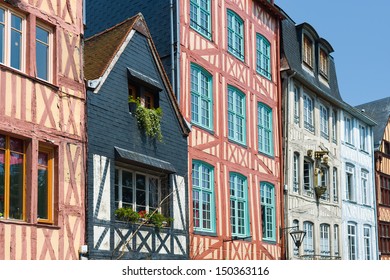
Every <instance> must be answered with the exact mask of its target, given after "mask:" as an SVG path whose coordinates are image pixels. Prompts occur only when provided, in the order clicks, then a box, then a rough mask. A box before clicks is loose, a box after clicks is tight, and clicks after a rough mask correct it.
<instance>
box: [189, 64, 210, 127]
mask: <svg viewBox="0 0 390 280" xmlns="http://www.w3.org/2000/svg"><path fill="white" fill-rule="evenodd" d="M211 79H212V78H211V75H210V74H209V73H207V72H206V71H205V70H203V69H202V68H200V67H198V66H196V65H191V121H192V122H193V123H195V124H197V125H200V126H202V127H204V128H207V129H212V128H213V125H212V123H213V122H212V120H213V117H212V112H213V109H212V106H213V103H212V101H213V100H212V98H213V93H212V82H211Z"/></svg>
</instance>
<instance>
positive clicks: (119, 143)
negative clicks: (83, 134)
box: [87, 32, 188, 259]
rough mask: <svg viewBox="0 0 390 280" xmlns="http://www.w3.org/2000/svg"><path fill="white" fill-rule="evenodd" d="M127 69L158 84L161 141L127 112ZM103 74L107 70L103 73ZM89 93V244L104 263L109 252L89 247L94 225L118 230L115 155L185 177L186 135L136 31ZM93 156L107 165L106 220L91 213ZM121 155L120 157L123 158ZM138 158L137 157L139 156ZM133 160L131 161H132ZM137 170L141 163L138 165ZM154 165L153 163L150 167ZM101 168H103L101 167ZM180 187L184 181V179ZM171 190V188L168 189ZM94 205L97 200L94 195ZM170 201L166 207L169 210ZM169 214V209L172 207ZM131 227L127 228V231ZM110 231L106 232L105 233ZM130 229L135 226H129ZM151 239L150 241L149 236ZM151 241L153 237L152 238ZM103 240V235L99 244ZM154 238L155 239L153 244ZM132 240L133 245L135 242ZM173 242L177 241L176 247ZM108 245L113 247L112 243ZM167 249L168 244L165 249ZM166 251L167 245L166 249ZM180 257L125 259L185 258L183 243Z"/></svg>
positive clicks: (144, 40)
mask: <svg viewBox="0 0 390 280" xmlns="http://www.w3.org/2000/svg"><path fill="white" fill-rule="evenodd" d="M129 69H134V70H136V71H137V72H138V73H141V74H142V75H144V76H145V77H148V79H151V80H153V81H155V83H157V84H158V85H159V86H160V88H161V91H159V106H160V107H161V109H162V112H163V117H162V120H161V130H162V135H163V139H162V142H159V141H158V140H156V139H154V138H149V137H147V136H146V135H145V134H144V131H143V130H142V129H139V128H138V125H137V120H136V117H135V115H134V114H131V113H129V108H128V93H129V92H128V81H129ZM106 71H107V70H106ZM93 90H94V89H89V90H88V93H87V113H88V115H87V116H88V117H87V118H88V121H87V127H88V128H87V131H88V174H90V175H89V176H88V193H87V197H88V207H87V212H88V213H87V217H88V229H87V236H88V245H89V250H90V252H89V253H90V258H91V259H108V258H112V255H111V253H112V252H110V251H107V250H100V249H99V246H100V245H99V244H94V241H96V239H97V238H98V236H95V234H96V233H95V227H96V226H99V227H106V230H107V232H105V233H102V236H104V234H106V235H110V236H111V237H112V236H113V235H114V231H115V229H116V228H118V222H117V221H115V217H114V210H115V209H114V199H115V198H114V197H115V193H114V177H115V176H114V174H115V163H116V160H118V159H119V160H121V158H120V157H118V151H121V149H123V150H127V151H131V152H133V153H127V154H132V155H133V156H134V155H139V157H140V158H143V159H145V158H146V159H148V160H150V158H155V159H157V160H156V161H158V162H166V163H168V164H167V165H166V166H169V168H166V169H167V173H166V174H167V175H168V174H171V173H172V172H173V171H175V172H176V173H175V175H178V176H180V177H183V178H187V137H186V133H185V132H184V131H183V129H182V127H181V125H180V122H179V119H178V115H177V113H176V112H175V108H174V106H173V103H172V102H174V101H173V100H172V99H171V98H170V96H169V89H168V88H167V87H166V83H165V82H164V77H163V76H162V75H161V72H160V71H159V67H158V64H157V63H156V60H155V58H154V57H153V53H152V49H151V47H150V45H149V42H148V38H147V37H145V36H144V35H143V34H141V33H139V32H135V33H134V35H133V36H132V38H131V40H130V42H129V43H128V44H127V46H126V47H125V49H124V50H123V53H122V54H121V55H120V56H119V58H118V60H117V61H116V63H115V66H114V67H113V68H112V69H111V70H110V73H109V75H108V76H107V77H106V79H105V80H104V81H103V84H102V85H101V87H100V89H99V90H98V91H97V92H96V93H94V92H93ZM95 155H98V156H101V157H104V158H107V159H108V160H109V162H110V165H108V164H106V166H105V167H104V168H106V169H107V173H106V174H109V177H110V184H109V185H110V186H111V189H110V197H111V199H110V205H109V206H107V205H106V207H110V208H111V216H112V217H111V221H110V222H109V221H107V220H102V219H99V218H98V215H97V214H96V213H94V212H93V211H92V209H94V207H95V206H94V203H95V202H94V195H96V188H98V187H101V186H96V185H95V184H94V176H96V174H94V172H95V171H96V166H94V156H95ZM123 155H126V152H124V153H122V156H123ZM141 155H142V156H141ZM133 159H134V158H133ZM140 166H141V165H140ZM155 166H157V164H155V165H154V166H152V167H155ZM102 169H103V168H102ZM185 183H187V182H186V181H185ZM169 188H170V189H169V190H170V191H172V186H170V187H169ZM95 201H96V197H95ZM172 203H173V202H171V208H172V207H173V204H172ZM181 204H182V206H183V208H187V198H185V199H183V201H181ZM171 211H173V210H172V209H171ZM132 227H134V226H132V225H131V226H130V227H129V228H130V229H132ZM109 228H110V229H109ZM134 229H135V227H134ZM146 231H150V232H152V235H151V236H152V237H153V236H157V235H158V234H159V233H155V232H154V229H150V228H147V229H146ZM161 231H162V232H163V233H164V234H166V233H168V234H169V235H171V236H172V240H175V238H176V237H175V236H179V235H180V236H181V238H182V236H185V239H188V236H187V233H186V231H183V230H179V229H176V228H172V227H171V228H169V229H161ZM152 237H151V238H152ZM153 238H154V239H153V240H154V241H153V244H154V243H155V242H157V241H158V238H157V237H153ZM103 239H104V238H103V237H102V240H103ZM156 240H157V241H156ZM134 242H135V241H134ZM175 242H176V243H175ZM177 243H179V241H171V243H170V244H171V246H173V244H177ZM110 246H114V244H113V243H112V242H111V244H110ZM167 246H168V245H167ZM168 247H169V246H168ZM178 247H179V248H180V250H182V251H183V253H182V254H178V253H176V254H173V253H168V254H159V253H158V252H154V253H150V254H144V253H137V252H132V253H131V254H130V256H129V255H127V256H126V257H129V258H132V259H142V258H152V259H183V258H187V257H188V255H187V248H186V245H183V246H181V245H179V246H178Z"/></svg>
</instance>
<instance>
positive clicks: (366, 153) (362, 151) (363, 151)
mask: <svg viewBox="0 0 390 280" xmlns="http://www.w3.org/2000/svg"><path fill="white" fill-rule="evenodd" d="M360 152H361V153H363V154H365V155H370V153H369V152H368V151H366V150H361V149H360Z"/></svg>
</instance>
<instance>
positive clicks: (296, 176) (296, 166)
mask: <svg viewBox="0 0 390 280" xmlns="http://www.w3.org/2000/svg"><path fill="white" fill-rule="evenodd" d="M299 177H300V176H299V153H297V152H295V153H294V157H293V192H295V193H298V192H299Z"/></svg>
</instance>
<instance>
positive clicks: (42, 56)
mask: <svg viewBox="0 0 390 280" xmlns="http://www.w3.org/2000/svg"><path fill="white" fill-rule="evenodd" d="M50 36H51V32H50V31H48V30H47V29H45V28H42V27H40V26H37V27H36V67H37V77H38V78H40V79H42V80H45V81H49V80H50V78H51V77H50V61H51V55H50V53H51V47H50Z"/></svg>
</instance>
